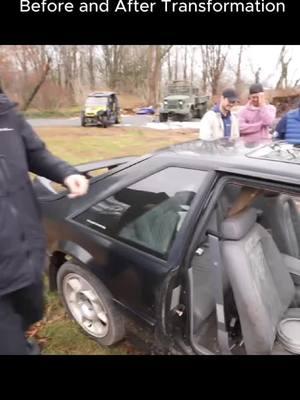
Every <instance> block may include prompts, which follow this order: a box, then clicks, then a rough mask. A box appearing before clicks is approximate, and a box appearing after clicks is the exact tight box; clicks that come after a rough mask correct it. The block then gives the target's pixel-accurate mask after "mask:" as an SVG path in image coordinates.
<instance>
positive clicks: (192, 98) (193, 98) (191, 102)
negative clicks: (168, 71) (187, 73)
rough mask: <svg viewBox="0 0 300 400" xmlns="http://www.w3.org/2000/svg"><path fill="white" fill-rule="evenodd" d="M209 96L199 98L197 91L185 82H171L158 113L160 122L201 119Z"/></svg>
mask: <svg viewBox="0 0 300 400" xmlns="http://www.w3.org/2000/svg"><path fill="white" fill-rule="evenodd" d="M208 100H209V96H200V95H199V89H198V88H196V87H194V86H192V85H191V84H190V83H189V82H186V81H173V82H172V83H170V84H168V86H167V95H166V96H165V97H164V100H163V103H162V106H161V109H160V112H159V120H160V122H166V121H167V120H168V118H172V119H173V120H177V121H184V120H191V119H192V118H202V116H203V115H204V114H205V112H206V111H207V104H208Z"/></svg>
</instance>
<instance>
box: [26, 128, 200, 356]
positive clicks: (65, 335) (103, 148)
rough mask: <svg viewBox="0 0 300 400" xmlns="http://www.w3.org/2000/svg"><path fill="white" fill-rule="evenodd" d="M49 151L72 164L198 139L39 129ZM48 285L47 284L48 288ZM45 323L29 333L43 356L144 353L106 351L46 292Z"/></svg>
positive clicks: (131, 131) (123, 347) (126, 346)
mask: <svg viewBox="0 0 300 400" xmlns="http://www.w3.org/2000/svg"><path fill="white" fill-rule="evenodd" d="M36 131H37V132H38V134H39V135H40V137H41V138H42V139H43V140H44V141H45V142H46V144H47V146H48V148H49V149H50V150H51V151H52V152H53V153H54V154H55V155H57V156H59V157H61V158H63V159H65V160H66V161H69V162H70V163H72V164H79V163H83V162H87V161H93V160H100V159H108V158H112V157H118V156H126V155H140V154H144V153H149V152H151V151H153V150H156V149H158V148H161V147H165V146H168V145H171V144H173V143H179V142H185V141H188V140H192V139H195V138H196V137H197V133H196V132H192V131H190V132H186V131H182V132H181V131H156V130H155V131H154V130H151V129H140V128H122V127H110V128H108V129H103V128H78V127H71V128H70V127H66V128H65V127H61V128H60V127H51V128H46V127H45V128H37V129H36ZM46 286H47V285H46ZM46 303H47V306H46V312H45V317H44V320H43V321H41V322H40V323H38V324H37V325H36V326H34V327H33V328H32V330H31V331H30V335H31V336H34V337H35V338H36V339H37V340H38V341H39V342H40V344H41V346H42V348H43V354H64V355H66V354H72V355H80V354H82V355H100V354H101V355H123V354H124V355H126V354H141V353H139V351H138V350H136V349H135V348H134V347H133V346H132V345H131V344H130V343H128V342H127V341H123V342H122V343H120V344H118V345H116V346H113V347H110V348H105V347H101V346H100V345H98V344H97V343H96V342H95V341H93V340H91V339H89V338H88V337H87V336H85V335H84V334H83V333H82V332H81V330H80V328H79V327H78V326H77V324H76V323H74V322H73V321H71V320H70V319H69V318H68V317H67V316H66V315H65V312H64V310H63V308H62V306H61V305H60V302H59V300H58V298H57V296H56V294H55V293H49V292H48V290H47V291H46Z"/></svg>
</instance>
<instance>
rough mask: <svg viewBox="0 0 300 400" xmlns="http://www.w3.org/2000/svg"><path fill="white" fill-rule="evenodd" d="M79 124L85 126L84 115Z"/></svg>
mask: <svg viewBox="0 0 300 400" xmlns="http://www.w3.org/2000/svg"><path fill="white" fill-rule="evenodd" d="M81 126H86V122H85V118H84V117H82V118H81Z"/></svg>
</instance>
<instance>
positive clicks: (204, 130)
mask: <svg viewBox="0 0 300 400" xmlns="http://www.w3.org/2000/svg"><path fill="white" fill-rule="evenodd" d="M237 101H238V96H237V93H236V91H235V90H234V89H225V90H224V91H223V93H222V96H221V99H220V102H219V104H217V105H215V106H214V107H213V108H212V109H211V110H209V111H207V112H206V113H205V114H204V116H203V118H202V119H201V121H200V129H199V139H202V140H208V141H213V140H218V139H222V138H228V139H230V140H233V139H238V138H239V136H240V131H239V122H238V119H237V117H236V116H235V115H234V114H233V113H232V112H231V110H232V108H233V107H234V106H235V105H236V103H237Z"/></svg>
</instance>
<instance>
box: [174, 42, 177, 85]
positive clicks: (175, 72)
mask: <svg viewBox="0 0 300 400" xmlns="http://www.w3.org/2000/svg"><path fill="white" fill-rule="evenodd" d="M174 80H175V81H177V80H178V46H176V47H175V63H174Z"/></svg>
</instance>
